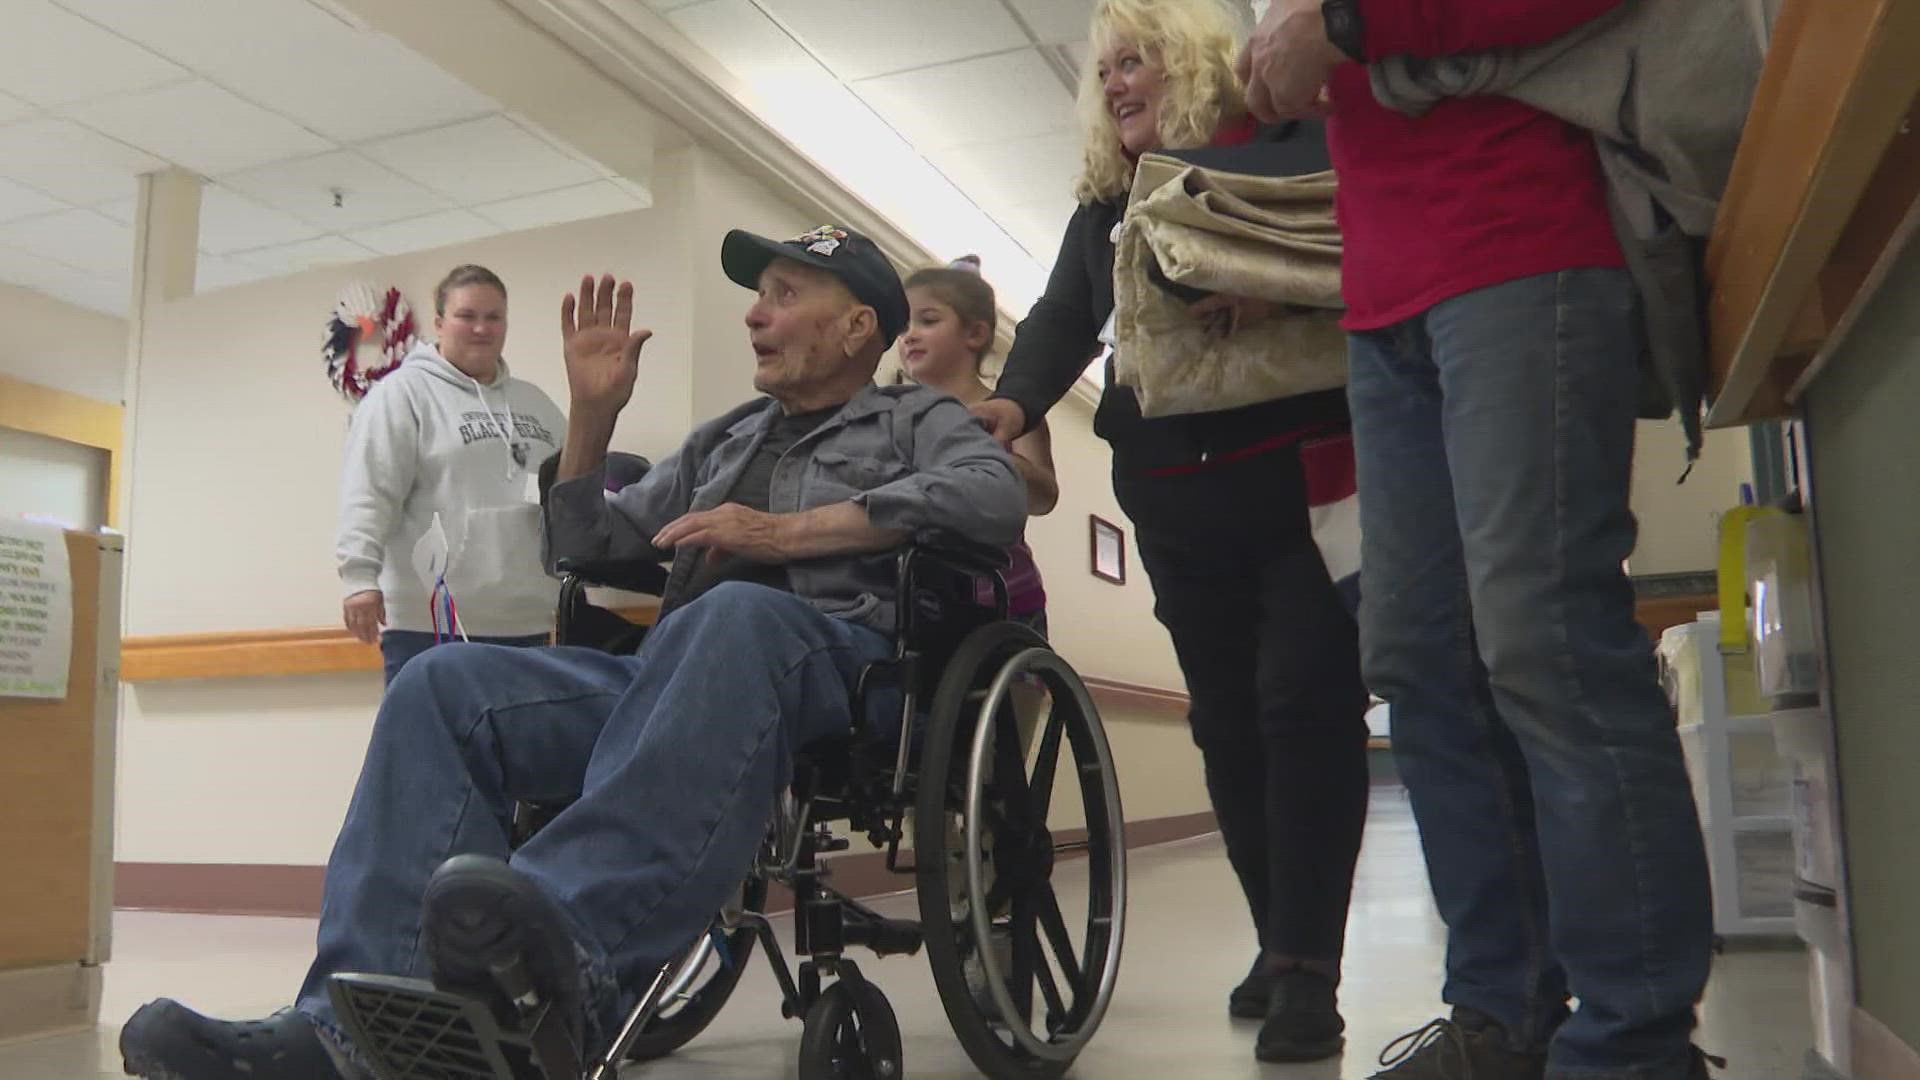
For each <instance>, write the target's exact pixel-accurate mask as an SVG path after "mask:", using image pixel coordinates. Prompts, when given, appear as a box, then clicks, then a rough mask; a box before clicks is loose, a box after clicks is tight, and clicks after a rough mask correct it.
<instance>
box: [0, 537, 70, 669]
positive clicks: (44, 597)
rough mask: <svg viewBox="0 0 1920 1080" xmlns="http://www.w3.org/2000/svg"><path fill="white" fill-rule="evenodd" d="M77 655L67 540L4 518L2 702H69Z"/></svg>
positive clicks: (0, 553) (0, 544)
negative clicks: (72, 667) (71, 673)
mask: <svg viewBox="0 0 1920 1080" xmlns="http://www.w3.org/2000/svg"><path fill="white" fill-rule="evenodd" d="M72 652H73V575H72V573H71V571H70V568H69V567H68V565H67V538H66V535H65V534H64V533H63V532H62V531H61V530H60V529H58V528H56V527H54V526H52V525H41V524H39V523H37V522H32V521H22V520H20V519H18V518H4V517H0V697H26V698H54V699H60V698H64V697H66V696H67V665H68V663H69V662H70V661H71V660H72Z"/></svg>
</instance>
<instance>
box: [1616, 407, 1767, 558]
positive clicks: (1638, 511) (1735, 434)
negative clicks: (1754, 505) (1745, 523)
mask: <svg viewBox="0 0 1920 1080" xmlns="http://www.w3.org/2000/svg"><path fill="white" fill-rule="evenodd" d="M1638 440H1639V442H1638V445H1637V446H1636V447H1635V453H1634V459H1633V512H1634V514H1635V515H1636V516H1637V517H1638V518H1639V519H1640V544H1639V546H1638V547H1636V548H1635V549H1634V552H1633V558H1632V559H1630V560H1628V565H1629V566H1631V567H1632V568H1633V572H1634V573H1636V574H1672V573H1682V572H1691V571H1699V570H1712V569H1713V568H1714V566H1715V564H1716V562H1717V561H1718V558H1719V544H1720V541H1719V532H1718V530H1719V527H1720V515H1721V514H1723V513H1725V512H1726V510H1727V508H1728V507H1731V506H1735V505H1738V504H1739V502H1740V485H1741V484H1743V483H1749V482H1751V481H1752V480H1753V452H1752V451H1751V450H1750V449H1749V448H1748V445H1747V433H1746V431H1745V429H1740V430H1735V431H1709V432H1707V441H1706V446H1705V448H1704V449H1703V450H1702V452H1701V455H1700V460H1699V463H1698V464H1696V465H1695V466H1694V469H1693V473H1692V475H1690V476H1688V477H1687V482H1686V483H1684V484H1676V483H1675V481H1676V480H1678V479H1679V478H1680V474H1681V473H1682V472H1684V471H1685V470H1686V445H1687V440H1686V436H1685V435H1684V434H1683V433H1682V432H1681V430H1680V424H1679V422H1678V421H1676V420H1662V421H1659V422H1657V423H1654V422H1647V421H1642V422H1641V424H1640V430H1639V433H1638Z"/></svg>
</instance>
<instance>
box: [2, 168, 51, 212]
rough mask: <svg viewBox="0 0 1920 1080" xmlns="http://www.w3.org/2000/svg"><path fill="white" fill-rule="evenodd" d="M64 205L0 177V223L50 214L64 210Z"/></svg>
mask: <svg viewBox="0 0 1920 1080" xmlns="http://www.w3.org/2000/svg"><path fill="white" fill-rule="evenodd" d="M66 205H67V204H66V203H63V202H61V201H60V200H58V199H55V198H51V197H49V196H46V195H42V194H41V193H40V192H38V191H35V190H33V189H32V188H30V187H27V186H26V185H24V184H16V183H14V182H13V181H11V180H8V179H7V178H6V177H4V176H0V221H14V220H17V219H19V218H24V217H33V216H34V215H36V214H50V213H52V212H53V211H55V210H60V209H63V208H65V207H66Z"/></svg>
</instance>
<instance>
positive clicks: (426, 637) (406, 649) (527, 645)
mask: <svg viewBox="0 0 1920 1080" xmlns="http://www.w3.org/2000/svg"><path fill="white" fill-rule="evenodd" d="M549 640H550V639H549V636H548V635H546V634H534V635H532V636H530V637H477V638H474V639H473V644H475V645H506V646H509V647H511V648H518V649H534V648H539V647H540V646H542V645H546V644H548V643H549ZM436 644H443V645H451V644H453V642H451V641H447V642H435V641H434V640H433V635H432V634H429V633H426V632H425V631H421V630H382V631H380V660H381V666H382V668H383V669H384V670H385V674H386V680H387V682H386V685H388V686H392V685H393V679H394V676H396V675H398V674H400V669H401V668H403V667H406V666H407V661H409V660H411V659H413V658H414V657H416V656H419V655H420V654H421V653H423V652H426V651H427V650H428V649H431V648H433V647H434V645H436ZM462 644H465V643H464V642H463V643H462Z"/></svg>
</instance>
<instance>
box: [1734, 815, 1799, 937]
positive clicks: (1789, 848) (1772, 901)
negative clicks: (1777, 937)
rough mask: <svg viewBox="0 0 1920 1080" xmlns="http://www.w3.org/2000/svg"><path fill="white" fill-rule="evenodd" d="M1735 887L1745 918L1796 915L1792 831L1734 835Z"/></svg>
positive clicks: (1789, 917) (1741, 912)
mask: <svg viewBox="0 0 1920 1080" xmlns="http://www.w3.org/2000/svg"><path fill="white" fill-rule="evenodd" d="M1733 866H1734V873H1735V875H1736V876H1737V877H1738V878H1739V881H1738V882H1737V883H1736V884H1735V891H1736V893H1737V895H1738V896H1739V898H1740V899H1739V903H1740V914H1741V915H1743V916H1745V917H1746V918H1749V919H1752V918H1788V919H1791V918H1793V834H1792V833H1790V832H1785V831H1781V832H1742V833H1738V834H1736V835H1735V836H1734V838H1733Z"/></svg>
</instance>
